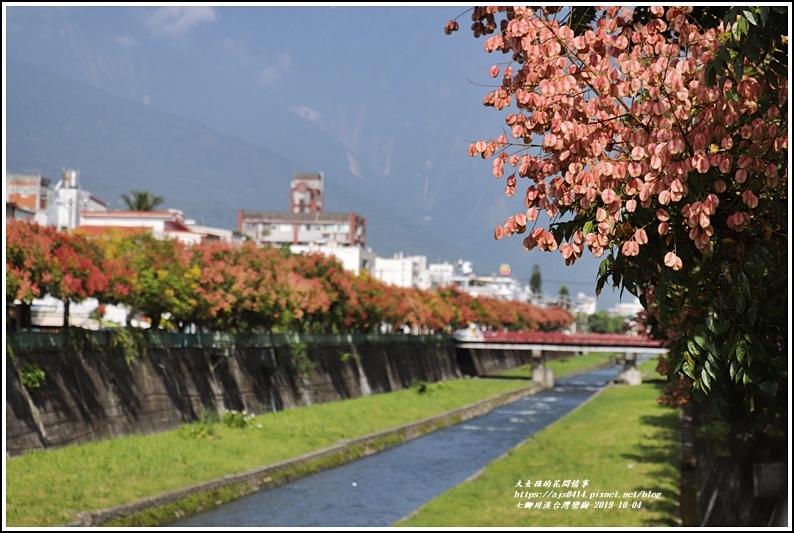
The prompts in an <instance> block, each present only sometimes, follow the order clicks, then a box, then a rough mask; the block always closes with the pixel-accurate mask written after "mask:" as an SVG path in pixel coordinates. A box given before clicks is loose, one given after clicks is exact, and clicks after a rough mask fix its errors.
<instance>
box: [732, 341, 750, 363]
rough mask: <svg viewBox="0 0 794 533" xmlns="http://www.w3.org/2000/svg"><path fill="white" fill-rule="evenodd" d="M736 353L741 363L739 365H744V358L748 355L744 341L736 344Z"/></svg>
mask: <svg viewBox="0 0 794 533" xmlns="http://www.w3.org/2000/svg"><path fill="white" fill-rule="evenodd" d="M734 353H735V354H736V360H737V361H739V364H741V365H744V356H745V354H746V353H747V346H746V345H745V344H744V341H743V340H740V341H739V342H737V343H736V348H734Z"/></svg>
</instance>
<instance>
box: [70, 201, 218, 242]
mask: <svg viewBox="0 0 794 533" xmlns="http://www.w3.org/2000/svg"><path fill="white" fill-rule="evenodd" d="M80 228H81V229H82V230H87V231H88V232H92V229H90V228H93V231H102V230H103V229H106V228H123V229H127V230H129V229H135V228H142V229H146V230H150V231H151V232H152V234H153V235H154V236H155V237H156V238H158V239H176V240H178V241H180V242H183V243H185V244H199V243H201V242H202V241H203V239H204V234H203V233H199V232H196V231H193V230H192V229H190V228H189V227H188V226H187V224H185V217H184V214H183V213H182V211H179V210H178V209H169V210H168V211H83V212H82V213H81V214H80Z"/></svg>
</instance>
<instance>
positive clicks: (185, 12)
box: [146, 6, 215, 37]
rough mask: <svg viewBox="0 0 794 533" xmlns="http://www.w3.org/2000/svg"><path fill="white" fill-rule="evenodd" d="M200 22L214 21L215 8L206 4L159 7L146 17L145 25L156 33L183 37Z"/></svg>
mask: <svg viewBox="0 0 794 533" xmlns="http://www.w3.org/2000/svg"><path fill="white" fill-rule="evenodd" d="M202 22H215V9H213V8H211V7H207V6H198V7H161V8H159V9H156V10H154V11H153V12H152V13H151V15H150V16H149V18H148V19H146V26H147V27H148V28H149V29H150V30H151V31H152V32H153V33H155V34H157V35H165V36H168V37H184V36H185V35H186V34H187V32H188V31H190V30H191V29H192V28H194V27H195V26H197V25H198V24H201V23H202Z"/></svg>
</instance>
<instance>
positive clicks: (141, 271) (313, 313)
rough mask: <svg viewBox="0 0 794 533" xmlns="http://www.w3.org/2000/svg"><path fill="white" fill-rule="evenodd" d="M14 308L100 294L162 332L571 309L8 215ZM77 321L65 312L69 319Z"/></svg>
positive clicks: (495, 319) (530, 323) (419, 324)
mask: <svg viewBox="0 0 794 533" xmlns="http://www.w3.org/2000/svg"><path fill="white" fill-rule="evenodd" d="M6 250H7V254H6V305H12V304H13V302H14V301H15V300H19V301H21V302H23V305H29V304H30V303H31V302H32V300H33V299H34V298H37V297H42V296H44V295H51V296H54V297H56V298H59V299H61V300H63V301H64V303H65V306H66V309H67V312H68V306H69V302H80V301H83V300H85V299H87V298H96V299H97V300H98V301H99V302H101V303H102V304H115V305H123V306H125V307H126V308H128V309H129V310H130V312H129V315H128V316H129V317H130V318H132V317H136V316H146V317H148V318H149V319H150V320H151V323H152V326H153V327H154V328H172V327H179V326H185V325H187V324H195V325H196V326H198V327H200V328H203V329H207V330H213V331H228V332H295V333H348V332H349V333H358V332H360V333H368V332H378V331H381V329H382V328H383V327H384V326H385V327H387V328H388V329H390V330H392V331H397V330H399V329H401V328H403V327H405V326H408V327H410V328H411V329H412V330H413V331H420V332H423V333H431V332H445V331H450V330H454V329H459V328H463V327H466V326H468V324H469V323H471V322H476V323H478V324H480V325H483V326H487V327H491V328H495V329H509V330H556V329H559V328H563V327H566V326H567V325H569V324H570V323H571V321H572V318H573V317H572V316H571V315H570V314H569V313H568V312H567V311H565V310H563V309H559V308H554V309H541V308H538V307H536V306H533V305H530V304H529V303H526V302H517V301H510V302H507V301H502V300H498V299H495V298H488V297H479V298H474V297H471V296H470V295H468V294H466V293H463V292H460V291H458V290H457V289H455V288H452V287H450V288H444V289H441V290H436V291H425V290H419V289H415V288H400V287H394V286H389V285H386V284H384V283H382V282H380V281H378V280H376V279H374V278H372V277H371V276H369V275H368V274H366V273H365V274H363V275H360V276H355V275H353V274H352V273H350V272H347V271H345V270H344V269H343V268H342V266H341V265H340V264H339V263H338V262H337V261H335V260H334V259H332V258H327V257H324V256H322V255H319V254H311V255H293V254H290V253H289V252H288V251H284V250H282V249H277V248H259V247H257V246H255V245H254V244H253V243H250V242H249V243H245V244H243V245H239V246H233V245H229V244H225V243H207V244H201V245H196V246H185V245H182V244H180V243H178V242H177V241H173V240H159V239H156V238H154V237H152V235H151V234H150V233H146V232H135V233H129V232H126V233H118V232H114V231H113V230H110V231H108V232H107V233H105V234H102V235H100V236H96V235H86V234H83V233H81V232H80V231H79V230H78V231H75V232H73V233H71V234H67V233H62V232H58V231H56V230H54V229H53V228H51V227H43V226H39V225H37V224H31V223H28V222H21V221H7V222H6ZM64 324H68V315H67V316H65V317H64Z"/></svg>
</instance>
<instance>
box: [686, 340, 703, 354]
mask: <svg viewBox="0 0 794 533" xmlns="http://www.w3.org/2000/svg"><path fill="white" fill-rule="evenodd" d="M686 347H687V350H689V353H691V354H692V356H693V357H696V356H697V355H698V354H699V353H700V349H699V348H698V347H697V344H695V341H693V340H692V339H689V340H687V341H686Z"/></svg>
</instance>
